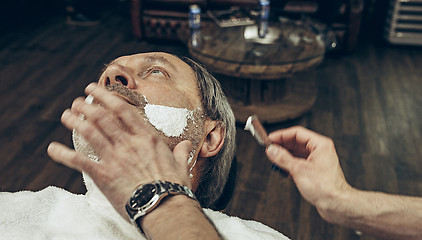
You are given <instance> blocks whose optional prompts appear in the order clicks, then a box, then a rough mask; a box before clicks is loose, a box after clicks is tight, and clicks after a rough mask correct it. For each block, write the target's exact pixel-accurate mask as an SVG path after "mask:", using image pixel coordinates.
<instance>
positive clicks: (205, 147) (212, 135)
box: [199, 121, 226, 158]
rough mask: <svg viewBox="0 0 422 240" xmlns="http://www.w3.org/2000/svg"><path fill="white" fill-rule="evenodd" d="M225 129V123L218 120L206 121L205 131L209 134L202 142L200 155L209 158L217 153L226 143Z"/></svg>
mask: <svg viewBox="0 0 422 240" xmlns="http://www.w3.org/2000/svg"><path fill="white" fill-rule="evenodd" d="M225 130H226V128H225V127H224V126H223V124H221V123H217V121H206V123H205V132H206V133H207V136H206V137H205V139H204V141H203V143H202V146H201V151H200V152H199V157H205V158H208V157H212V156H215V155H217V153H218V152H219V151H220V150H221V148H222V147H223V144H224V138H225V137H226V133H225V132H226V131H225Z"/></svg>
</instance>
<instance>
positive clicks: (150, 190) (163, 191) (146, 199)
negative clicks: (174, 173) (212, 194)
mask: <svg viewBox="0 0 422 240" xmlns="http://www.w3.org/2000/svg"><path fill="white" fill-rule="evenodd" d="M179 194H184V195H186V196H188V197H190V198H192V199H194V200H196V201H197V199H196V197H195V194H194V193H193V192H192V190H191V189H189V188H188V187H186V186H184V185H180V184H178V183H171V182H168V181H161V180H156V181H153V182H151V183H147V184H142V185H140V186H138V187H137V188H136V189H135V191H134V192H133V193H132V196H131V197H130V199H129V200H128V202H127V203H126V212H127V213H128V215H129V217H130V219H131V221H132V223H133V224H135V225H138V224H137V219H139V218H140V217H142V216H145V215H146V214H147V213H149V212H151V211H152V210H154V209H155V208H156V207H157V206H158V205H159V204H160V202H161V200H162V199H164V198H165V197H167V196H169V195H179ZM138 227H139V229H140V230H141V231H142V229H141V227H140V226H139V225H138Z"/></svg>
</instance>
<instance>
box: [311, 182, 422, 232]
mask: <svg viewBox="0 0 422 240" xmlns="http://www.w3.org/2000/svg"><path fill="white" fill-rule="evenodd" d="M317 209H318V211H319V213H320V214H321V216H322V217H323V218H324V219H325V220H327V221H328V222H331V223H335V224H339V225H342V226H346V227H349V228H352V229H356V230H360V231H362V232H366V233H369V234H372V235H375V236H378V237H383V238H388V239H421V238H422V225H421V223H422V198H419V197H409V196H399V195H393V194H386V193H381V192H371V191H361V190H358V189H351V190H350V191H348V192H345V193H343V194H341V195H338V196H334V195H333V196H332V198H330V199H326V202H324V203H321V204H320V205H319V206H317Z"/></svg>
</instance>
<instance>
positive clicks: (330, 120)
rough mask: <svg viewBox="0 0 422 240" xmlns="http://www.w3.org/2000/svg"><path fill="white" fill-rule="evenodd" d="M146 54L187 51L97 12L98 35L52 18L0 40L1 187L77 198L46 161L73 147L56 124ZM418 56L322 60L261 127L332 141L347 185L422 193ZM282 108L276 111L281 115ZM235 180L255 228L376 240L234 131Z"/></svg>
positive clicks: (77, 185) (387, 52) (377, 53)
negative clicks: (56, 145)
mask: <svg viewBox="0 0 422 240" xmlns="http://www.w3.org/2000/svg"><path fill="white" fill-rule="evenodd" d="M145 51H167V52H173V53H176V54H186V53H187V50H186V49H185V47H184V46H181V45H177V44H174V43H172V44H152V43H147V42H142V41H137V40H135V39H134V38H133V37H132V35H131V32H130V24H129V20H128V19H127V18H126V17H125V16H122V15H121V14H118V13H113V12H108V13H104V14H103V15H102V23H101V25H99V26H95V27H88V28H84V27H75V26H67V25H66V24H65V23H64V18H63V17H61V16H57V17H52V18H50V19H47V21H45V22H43V23H42V24H28V26H25V27H22V28H20V29H19V30H17V31H11V32H8V33H2V35H1V37H0V62H1V66H0V77H1V78H0V81H1V84H0V143H1V145H0V156H1V158H0V159H1V160H0V190H1V191H19V190H23V189H29V190H40V189H42V188H44V187H46V186H49V185H56V186H59V187H62V188H65V189H67V190H69V191H71V192H74V193H83V192H84V187H83V184H82V181H81V180H80V174H79V173H77V172H75V171H72V170H70V169H68V168H66V167H63V166H60V165H58V164H56V163H54V162H53V161H51V160H50V159H49V158H48V156H47V155H46V153H45V152H46V147H47V145H48V143H49V142H51V141H52V140H57V141H61V142H64V143H67V144H69V146H70V145H71V141H70V139H71V135H70V133H69V132H68V131H67V130H66V129H65V128H64V127H62V126H61V124H60V122H59V117H60V115H61V113H62V112H63V110H64V109H65V108H67V107H69V106H70V104H71V102H72V100H73V99H74V98H76V97H77V96H80V95H82V94H83V89H84V87H85V86H86V85H87V84H88V83H89V82H92V81H96V79H97V77H98V74H99V72H100V70H101V69H102V68H103V65H104V64H105V63H107V62H109V61H110V60H112V59H114V58H115V57H118V56H121V55H125V54H131V53H137V52H145ZM421 66H422V49H421V48H412V47H394V46H389V45H387V44H383V43H373V42H372V43H371V42H370V41H369V42H368V43H365V44H362V45H361V46H360V47H359V48H358V49H357V50H356V51H355V52H354V53H352V54H350V55H344V56H340V57H330V58H327V59H326V60H325V61H324V63H323V64H322V65H321V66H319V67H318V68H317V69H316V70H314V71H311V72H307V73H304V74H300V75H298V76H296V77H297V78H301V77H306V78H313V79H315V80H316V82H317V86H318V98H317V101H316V103H315V106H314V107H313V108H312V110H311V111H310V112H309V113H307V114H306V115H304V116H303V117H301V118H299V119H296V120H293V121H289V122H284V123H280V124H274V125H271V126H266V127H267V129H268V130H269V131H271V130H275V129H279V128H282V127H288V126H292V125H297V124H299V125H303V126H306V127H308V128H310V129H313V130H315V131H317V132H320V133H322V134H324V135H327V136H329V137H331V138H333V139H334V141H335V143H336V146H337V150H338V154H339V156H340V158H341V164H342V167H343V169H344V171H345V175H346V178H347V180H348V181H349V182H350V183H351V184H352V185H353V186H355V187H358V188H362V189H371V190H380V191H385V192H390V193H399V194H410V195H417V196H422V161H421V160H422V159H421V158H422V147H421V146H422V137H421V132H422V121H421V119H422V109H421V106H422V67H421ZM280 111H282V109H280ZM237 142H238V160H239V169H238V179H237V180H238V181H237V186H236V190H235V195H234V197H233V199H232V201H231V203H230V204H229V207H228V209H227V212H228V213H229V214H232V215H237V216H240V217H242V218H246V219H255V220H258V221H260V222H263V223H265V224H267V225H269V226H270V227H272V228H275V229H277V230H279V231H281V232H283V233H284V234H285V235H287V236H288V237H290V238H292V239H305V240H307V239H344V240H346V239H347V240H349V239H350V240H351V239H375V238H372V237H370V236H366V235H363V236H358V235H357V234H355V232H354V231H353V230H348V229H344V228H341V227H338V226H335V225H331V224H328V223H326V222H324V221H323V220H322V219H321V218H320V217H319V215H318V213H317V212H316V210H315V209H314V208H313V207H312V206H310V205H309V204H307V203H306V202H305V201H304V200H303V199H302V198H301V197H300V195H299V194H298V192H297V190H296V188H295V186H294V184H293V183H292V182H291V181H290V180H287V179H284V178H282V177H281V176H279V175H278V174H277V173H276V172H272V171H271V170H270V165H271V164H270V163H269V162H268V161H266V158H265V155H264V149H263V148H262V147H259V146H258V145H257V144H256V143H255V142H254V140H253V139H252V138H251V137H250V136H249V134H248V133H246V132H244V131H243V130H242V128H241V127H239V128H238V140H237Z"/></svg>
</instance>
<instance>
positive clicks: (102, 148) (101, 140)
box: [61, 110, 111, 155]
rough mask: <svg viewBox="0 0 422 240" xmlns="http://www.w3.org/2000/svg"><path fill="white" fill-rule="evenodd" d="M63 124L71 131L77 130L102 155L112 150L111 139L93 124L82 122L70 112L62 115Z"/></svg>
mask: <svg viewBox="0 0 422 240" xmlns="http://www.w3.org/2000/svg"><path fill="white" fill-rule="evenodd" d="M61 120H62V123H63V125H65V126H66V127H67V128H68V129H69V130H73V129H74V130H76V132H78V133H79V134H80V135H81V136H83V137H84V138H85V139H86V140H87V141H88V142H89V143H90V144H91V145H92V146H93V147H94V149H95V150H98V151H97V153H99V154H100V155H103V154H106V153H107V151H109V150H110V149H111V143H110V141H109V139H108V138H107V137H106V136H104V135H103V134H102V133H101V132H100V131H99V130H98V129H97V128H96V127H95V126H94V125H93V124H92V123H91V122H89V121H86V120H82V119H80V118H79V117H78V116H76V115H75V113H72V112H71V111H70V110H66V111H64V113H63V115H62V118H61Z"/></svg>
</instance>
